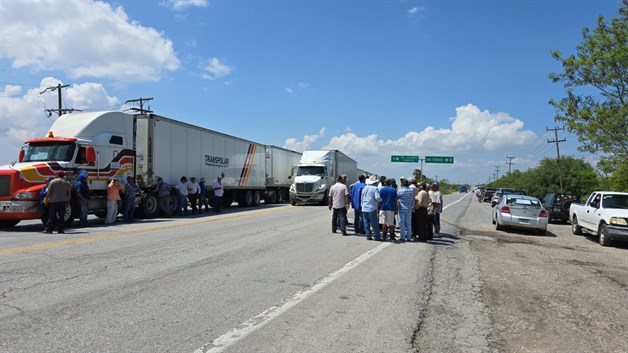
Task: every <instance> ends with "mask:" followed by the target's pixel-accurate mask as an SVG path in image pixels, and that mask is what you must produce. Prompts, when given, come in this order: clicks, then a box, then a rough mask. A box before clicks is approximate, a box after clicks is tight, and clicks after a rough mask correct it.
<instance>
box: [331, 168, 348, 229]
mask: <svg viewBox="0 0 628 353" xmlns="http://www.w3.org/2000/svg"><path fill="white" fill-rule="evenodd" d="M345 180H346V179H345V178H344V177H343V176H342V175H341V176H339V177H338V179H337V181H336V184H334V185H332V187H331V188H329V196H328V197H327V199H328V201H329V209H330V210H333V213H332V215H331V232H332V233H336V229H338V228H340V231H341V232H342V235H347V209H348V208H349V189H348V188H347V185H345Z"/></svg>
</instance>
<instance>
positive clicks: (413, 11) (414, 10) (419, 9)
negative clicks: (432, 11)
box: [408, 6, 425, 15]
mask: <svg viewBox="0 0 628 353" xmlns="http://www.w3.org/2000/svg"><path fill="white" fill-rule="evenodd" d="M419 11H425V7H423V6H421V7H416V6H415V7H413V8H411V9H408V14H410V15H414V14H416V13H418V12H419Z"/></svg>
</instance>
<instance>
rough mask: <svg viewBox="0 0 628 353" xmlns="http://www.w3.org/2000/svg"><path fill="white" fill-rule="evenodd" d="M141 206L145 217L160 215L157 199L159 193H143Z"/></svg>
mask: <svg viewBox="0 0 628 353" xmlns="http://www.w3.org/2000/svg"><path fill="white" fill-rule="evenodd" d="M140 207H141V210H142V216H143V217H144V218H155V217H157V216H159V199H157V195H156V194H155V193H154V192H149V193H146V194H144V195H142V201H141V204H140Z"/></svg>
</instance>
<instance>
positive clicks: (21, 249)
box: [0, 207, 296, 256]
mask: <svg viewBox="0 0 628 353" xmlns="http://www.w3.org/2000/svg"><path fill="white" fill-rule="evenodd" d="M294 209H296V208H295V207H282V208H273V209H268V210H257V211H252V212H246V213H240V214H228V215H224V216H223V217H220V218H215V217H212V218H209V219H202V220H195V221H189V222H180V223H171V224H168V225H162V226H158V227H151V228H143V229H136V230H129V231H124V232H116V233H108V234H101V235H94V236H89V237H81V238H76V239H67V240H60V241H53V242H48V243H41V244H34V245H28V246H20V247H17V248H8V249H0V256H1V255H10V254H20V253H24V252H29V251H36V250H46V249H53V248H59V247H62V246H68V245H77V244H86V243H92V242H95V241H99V240H106V239H113V238H120V237H126V236H132V235H139V234H146V233H149V232H152V231H158V230H167V229H173V228H179V227H187V226H193V225H198V224H203V223H210V222H217V221H224V220H230V219H236V218H242V217H246V216H253V215H260V214H269V213H275V212H281V211H287V210H294Z"/></svg>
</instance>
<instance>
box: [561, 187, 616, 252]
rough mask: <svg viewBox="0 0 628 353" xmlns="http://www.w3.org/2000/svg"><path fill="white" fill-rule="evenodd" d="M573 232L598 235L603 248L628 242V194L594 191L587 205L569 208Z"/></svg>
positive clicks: (576, 204) (573, 205) (576, 205)
mask: <svg viewBox="0 0 628 353" xmlns="http://www.w3.org/2000/svg"><path fill="white" fill-rule="evenodd" d="M569 219H570V221H571V232H572V233H573V234H576V235H580V234H582V231H583V230H585V231H587V232H589V233H592V234H596V235H597V236H598V237H599V242H600V244H601V245H602V246H609V245H610V244H611V243H612V242H613V240H628V192H611V191H594V192H593V193H592V194H591V196H589V198H588V199H587V202H586V203H585V204H578V203H572V204H571V206H569Z"/></svg>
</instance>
